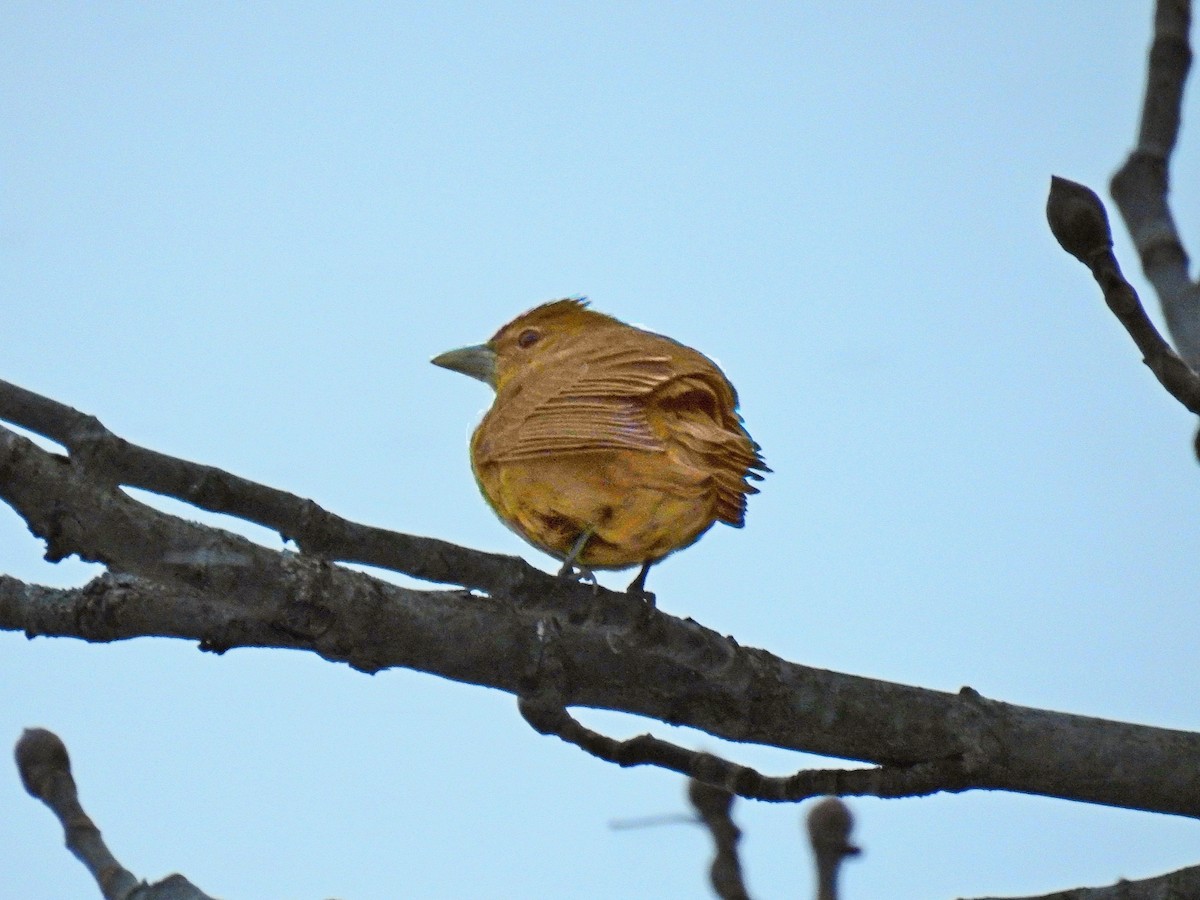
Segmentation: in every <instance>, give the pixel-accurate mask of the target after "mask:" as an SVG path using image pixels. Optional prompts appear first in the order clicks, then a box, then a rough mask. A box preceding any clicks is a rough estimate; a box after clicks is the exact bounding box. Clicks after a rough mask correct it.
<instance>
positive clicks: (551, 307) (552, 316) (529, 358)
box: [430, 297, 620, 391]
mask: <svg viewBox="0 0 1200 900" xmlns="http://www.w3.org/2000/svg"><path fill="white" fill-rule="evenodd" d="M610 325H620V323H619V322H618V321H617V320H616V319H614V318H612V317H611V316H606V315H604V313H598V312H595V311H593V310H590V309H588V308H587V300H586V299H584V298H583V297H569V298H567V299H564V300H553V301H551V302H550V303H543V304H542V305H541V306H537V307H534V308H533V309H531V310H529V311H528V312H525V313H521V315H519V316H517V317H516V318H515V319H513V320H512V321H511V322H509V323H508V324H507V325H505V326H504V327H502V328H501V329H500V330H499V331H497V332H496V333H495V334H494V335H493V336H492V339H491V340H490V341H488V342H487V343H486V344H476V345H474V346H471V347H460V348H459V349H458V350H448V351H447V352H445V353H443V354H441V355H440V356H435V357H434V358H433V359H432V360H430V362H432V363H433V364H434V365H435V366H441V367H442V368H443V369H450V370H452V371H454V372H461V373H462V374H463V375H470V376H471V377H472V378H478V379H479V380H480V381H483V382H486V383H487V384H490V385H491V386H492V387H493V388H495V389H496V390H497V391H498V390H500V389H501V388H502V387H503V386H504V385H505V384H506V383H508V381H509V380H510V379H512V378H513V377H514V376H516V375H517V374H519V373H520V372H522V371H526V370H528V369H529V368H530V367H531V366H533V365H537V364H541V363H544V362H546V361H547V360H549V359H551V358H552V357H553V356H554V353H555V351H556V350H557V349H559V348H561V347H563V346H564V344H566V342H567V341H568V340H569V339H570V338H572V337H574V336H575V335H577V334H579V333H580V332H582V331H585V330H589V329H594V328H598V327H603V326H610Z"/></svg>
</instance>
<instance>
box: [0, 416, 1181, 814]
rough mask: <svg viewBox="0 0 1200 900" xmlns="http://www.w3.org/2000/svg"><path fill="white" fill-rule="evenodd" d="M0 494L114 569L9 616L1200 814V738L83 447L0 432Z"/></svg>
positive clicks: (0, 604) (764, 790)
mask: <svg viewBox="0 0 1200 900" xmlns="http://www.w3.org/2000/svg"><path fill="white" fill-rule="evenodd" d="M117 440H119V439H117ZM169 464H170V461H169V459H168V460H167V462H165V463H164V465H169ZM183 465H185V466H186V465H189V464H183ZM259 487H261V486H255V485H252V486H250V487H249V488H247V489H248V490H251V491H253V490H256V489H258V488H259ZM0 498H3V499H4V500H5V501H6V502H7V503H9V504H10V505H11V506H12V507H13V508H14V509H15V510H16V511H17V513H18V514H19V515H20V516H21V517H22V518H23V519H24V520H25V521H26V523H27V524H28V525H29V527H30V529H31V530H32V531H33V532H34V534H36V535H38V536H40V537H42V538H43V539H45V540H46V542H47V556H48V557H49V558H51V559H61V558H64V557H65V556H67V555H69V554H77V555H79V556H80V557H81V558H83V559H87V560H93V561H98V562H102V563H104V564H105V565H106V566H107V567H108V568H109V570H110V574H109V575H107V576H104V577H102V578H99V579H97V580H95V581H94V582H92V583H91V584H90V585H88V586H87V587H86V588H81V589H76V590H74V591H66V592H50V591H48V590H47V589H43V588H36V587H32V586H29V585H25V584H22V583H21V582H17V581H15V580H13V579H0V628H5V629H9V630H22V631H25V632H26V633H27V634H30V635H34V634H47V635H61V636H73V637H80V638H84V639H86V640H92V641H108V640H121V639H125V638H131V637H137V636H142V635H161V636H174V637H180V638H187V639H191V640H197V641H199V642H200V644H201V647H202V648H204V649H208V650H214V651H218V652H219V651H222V650H225V649H228V648H231V647H252V646H269V647H290V648H296V649H306V650H309V651H312V652H315V653H318V654H320V655H321V656H323V657H325V658H326V659H330V660H336V661H341V662H346V663H348V664H350V665H352V666H354V667H356V668H358V669H361V670H364V671H368V672H374V671H378V670H380V669H383V668H387V667H391V666H404V667H408V668H413V669H417V670H420V671H425V672H430V673H432V674H436V675H440V676H443V677H446V678H450V679H453V680H457V681H462V682H467V683H472V684H483V685H489V686H491V687H495V688H498V689H500V690H504V691H508V692H510V693H513V694H515V695H518V696H522V697H529V696H536V695H538V693H539V692H544V691H546V690H547V686H550V687H552V688H553V696H554V704H553V706H555V707H561V708H563V709H565V708H568V707H576V706H581V707H593V708H600V709H615V710H622V711H625V712H629V713H633V714H635V715H641V716H646V717H649V718H653V719H658V720H661V721H664V722H672V723H678V724H685V725H690V726H692V727H695V728H699V729H702V730H704V731H706V732H708V733H710V734H712V735H715V736H718V737H723V738H726V739H729V740H733V741H743V742H754V743H760V744H765V745H771V746H777V747H781V748H785V749H794V750H803V751H807V752H811V753H817V754H823V755H826V756H836V757H841V758H845V759H858V760H866V761H869V762H872V763H876V764H878V765H879V766H880V767H881V769H878V770H876V769H872V770H865V771H851V772H846V771H844V770H838V771H837V772H834V773H821V772H817V773H812V772H802V773H798V774H797V775H795V776H791V778H792V780H791V781H790V782H787V781H786V780H785V781H784V782H782V783H781V781H780V780H779V779H767V778H765V777H762V776H757V773H753V772H752V770H748V769H743V768H742V767H735V766H733V764H730V763H724V761H721V760H717V759H716V758H715V757H710V756H704V755H700V756H697V755H693V754H691V753H690V751H684V750H681V748H674V747H672V745H669V744H666V743H665V742H662V743H661V745H660V744H657V743H653V741H654V739H649V742H643V744H642V745H641V746H639V745H638V744H636V743H635V744H634V745H633V747H634V749H637V750H639V751H644V750H645V748H646V747H649V748H650V749H651V750H652V755H653V754H657V756H658V757H661V758H662V759H663V760H665V762H666V763H668V764H669V767H673V768H674V769H675V770H676V771H682V772H685V773H686V774H689V775H695V776H696V777H699V778H700V779H701V780H704V781H705V782H707V783H710V784H714V785H716V786H718V787H722V788H725V789H728V790H732V791H734V792H735V793H739V794H742V795H745V796H754V797H760V798H762V799H774V800H784V799H794V798H796V797H798V796H809V795H811V794H812V793H841V794H852V793H863V794H875V795H880V796H898V795H911V794H914V793H928V792H930V791H934V790H951V791H959V790H965V789H968V788H982V789H1000V790H1016V791H1021V792H1023V793H1032V794H1043V795H1046V796H1055V797H1063V798H1068V799H1075V800H1084V801H1088V802H1095V803H1104V804H1109V805H1114V806H1124V807H1130V808H1136V809H1148V810H1154V811H1160V812H1171V813H1178V814H1181V815H1188V816H1198V817H1200V735H1196V734H1190V733H1186V732H1180V731H1171V730H1168V729H1161V728H1148V727H1142V726H1134V725H1128V724H1123V723H1118V722H1110V721H1105V720H1101V719H1094V718H1088V717H1084V716H1071V715H1065V714H1061V713H1051V712H1044V711H1040V710H1034V709H1029V708H1025V707H1019V706H1012V705H1009V704H1004V703H999V702H995V701H990V700H984V699H983V698H982V697H980V696H979V695H978V694H976V693H975V692H973V691H970V690H967V689H964V691H963V692H960V694H958V695H954V694H946V693H942V692H938V691H928V690H922V689H919V688H914V687H908V686H905V685H898V684H890V683H887V682H880V681H874V680H871V679H867V678H859V677H855V676H850V675H842V674H838V673H835V672H828V671H824V670H820V669H812V668H807V667H804V666H799V665H796V664H793V663H789V662H787V661H785V660H782V659H780V658H778V657H776V656H773V655H771V654H770V653H767V652H766V651H763V650H758V649H754V648H749V647H742V646H739V645H738V644H737V642H736V641H734V640H733V639H732V638H727V637H724V636H722V635H720V634H717V633H716V632H713V631H711V630H710V629H707V628H704V627H703V626H701V625H699V624H697V623H695V622H693V621H691V620H682V619H678V618H675V617H673V616H670V615H666V614H664V613H662V612H660V611H657V610H653V609H649V608H647V607H646V606H645V604H643V603H641V602H640V601H638V600H636V599H633V598H630V597H628V596H627V595H625V594H617V593H614V592H611V591H607V590H604V589H595V590H593V589H592V588H591V587H590V586H582V585H574V584H563V583H560V582H559V581H558V580H556V579H555V578H553V577H552V576H549V575H546V574H545V573H542V572H539V571H537V570H536V569H533V568H532V567H530V566H527V565H526V564H525V563H521V562H519V561H514V560H511V559H509V558H507V557H489V556H488V555H487V554H475V553H474V551H471V550H468V549H466V548H453V551H454V554H455V558H468V557H473V558H472V563H471V565H472V566H474V567H475V575H473V576H472V578H476V579H477V580H478V583H486V584H490V585H492V586H493V590H492V592H491V595H490V596H489V597H480V596H478V595H474V594H471V593H469V592H467V591H462V590H453V591H446V590H439V591H414V590H409V589H404V588H400V587H397V586H395V585H392V584H388V583H386V582H383V581H381V580H378V579H375V578H371V577H369V576H367V575H364V574H362V573H359V572H355V571H351V570H348V569H345V568H343V567H341V566H338V565H334V564H332V563H330V562H329V561H328V560H325V559H321V558H315V557H313V556H309V555H306V554H295V553H289V552H279V551H274V550H270V549H267V548H266V547H263V546H260V545H258V544H255V543H253V542H251V541H249V540H246V539H245V538H242V537H240V536H238V535H234V534H230V533H228V532H225V531H222V530H220V529H216V528H209V527H205V526H202V525H198V524H196V523H193V522H187V521H184V520H182V519H179V518H177V517H174V516H170V515H166V514H164V513H161V512H159V511H157V510H155V509H152V508H150V507H148V506H146V505H145V504H142V503H139V502H138V501H136V500H134V499H133V498H132V497H130V496H129V495H127V494H125V493H124V492H123V491H121V490H119V489H118V488H117V487H116V486H115V485H114V484H113V483H112V481H111V480H110V479H105V478H103V477H100V476H98V475H97V474H96V472H95V471H94V469H93V468H92V467H91V466H89V465H88V464H86V463H83V462H78V461H76V460H75V459H74V458H70V459H64V458H63V457H61V456H57V455H55V454H52V453H48V452H46V451H44V450H42V449H41V448H40V447H38V446H37V445H36V444H34V443H33V442H32V441H29V440H27V439H25V438H23V437H20V436H18V435H16V434H15V433H12V432H10V431H8V430H7V429H3V428H0ZM241 502H242V501H240V500H231V501H230V503H229V505H230V506H236V505H237V504H238V503H241ZM300 502H301V504H303V501H300ZM284 524H285V525H287V524H288V523H284ZM285 530H286V529H285ZM387 537H388V535H387V532H382V531H380V532H379V538H378V539H379V540H380V541H382V542H383V543H385V544H386V540H387ZM398 540H399V541H401V542H402V543H403V542H409V541H412V540H413V539H411V538H409V537H408V536H403V535H401V536H398ZM417 540H420V539H417ZM409 546H412V544H409ZM514 566H517V567H519V568H514ZM513 571H519V572H520V573H521V574H520V576H519V578H517V579H516V580H515V581H514V580H513V579H511V578H510V577H509V574H506V573H511V572H513ZM606 740H607V739H606ZM635 740H637V739H635ZM629 752H630V751H629V750H620V751H619V753H629ZM611 755H613V756H614V761H618V762H619V761H620V759H619V758H616V757H617V756H618V755H619V754H618V753H612V754H611ZM756 776H757V777H756Z"/></svg>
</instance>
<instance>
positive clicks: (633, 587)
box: [625, 561, 655, 609]
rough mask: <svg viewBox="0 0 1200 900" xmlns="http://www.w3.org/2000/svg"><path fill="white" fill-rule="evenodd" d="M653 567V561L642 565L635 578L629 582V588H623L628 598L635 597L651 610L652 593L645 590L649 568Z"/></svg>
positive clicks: (652, 604)
mask: <svg viewBox="0 0 1200 900" xmlns="http://www.w3.org/2000/svg"><path fill="white" fill-rule="evenodd" d="M652 565H654V563H653V561H651V562H645V563H642V568H641V569H640V570H639V571H638V573H637V578H635V579H633V581H631V582H629V587H627V588H625V593H626V594H628V595H629V596H630V597H637V598H638V599H639V600H641V601H642V602H644V603H645V604H646V605H647V606H649V607H650V608H651V609H654V608H655V607H654V600H655V597H654V593H653V592H651V591H648V590H646V576H647V575H648V574H650V567H651V566H652Z"/></svg>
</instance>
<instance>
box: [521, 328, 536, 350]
mask: <svg viewBox="0 0 1200 900" xmlns="http://www.w3.org/2000/svg"><path fill="white" fill-rule="evenodd" d="M541 336H542V333H541V332H540V331H538V330H537V329H536V328H526V329H525V330H524V331H522V332H521V333H520V334H519V335H518V336H517V346H518V347H520V348H521V349H522V350H524V349H526V348H527V347H532V346H533V345H534V344H536V343H537V342H538V339H539V338H541Z"/></svg>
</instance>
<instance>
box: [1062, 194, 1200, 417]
mask: <svg viewBox="0 0 1200 900" xmlns="http://www.w3.org/2000/svg"><path fill="white" fill-rule="evenodd" d="M1046 219H1047V221H1049V223H1050V230H1051V231H1052V232H1053V233H1054V237H1055V238H1056V239H1057V240H1058V242H1059V244H1060V245H1062V248H1063V249H1064V250H1066V251H1067V252H1068V253H1070V254H1071V255H1072V256H1074V257H1075V258H1076V259H1077V260H1079V261H1080V262H1081V263H1083V264H1084V265H1085V266H1087V267H1088V268H1089V269H1090V270H1091V272H1092V277H1093V278H1095V279H1096V282H1097V283H1098V284H1099V285H1100V287H1101V289H1102V290H1103V291H1104V300H1105V302H1106V303H1107V304H1108V308H1109V309H1111V310H1112V311H1113V314H1114V315H1116V317H1117V318H1118V319H1119V320H1120V322H1121V324H1122V325H1124V326H1125V330H1126V331H1128V332H1129V336H1130V337H1132V338H1133V341H1134V343H1135V344H1137V346H1138V350H1140V351H1141V352H1142V361H1143V362H1144V363H1145V364H1146V365H1147V366H1149V367H1150V371H1151V372H1153V373H1154V377H1155V378H1157V379H1158V381H1159V383H1160V384H1161V385H1162V386H1163V387H1164V388H1166V389H1167V391H1168V393H1170V394H1171V396H1172V397H1174V398H1175V399H1176V400H1178V401H1179V402H1180V403H1182V404H1183V405H1184V406H1186V407H1187V408H1188V409H1189V410H1190V411H1191V412H1193V413H1196V414H1197V415H1200V375H1197V374H1196V372H1195V371H1193V370H1192V368H1191V367H1190V366H1188V364H1187V363H1185V362H1184V361H1183V360H1182V359H1181V358H1180V357H1179V355H1178V354H1177V353H1176V352H1175V351H1174V350H1172V349H1171V345H1170V344H1168V343H1167V342H1166V341H1165V340H1164V339H1163V336H1162V335H1161V334H1159V332H1158V329H1157V328H1155V327H1154V323H1153V322H1151V321H1150V317H1149V316H1148V315H1146V310H1145V308H1144V307H1143V306H1142V302H1141V300H1139V299H1138V295H1137V291H1135V290H1134V289H1133V285H1131V284H1130V283H1129V282H1128V281H1127V280H1126V279H1125V276H1124V275H1123V274H1122V273H1121V267H1120V265H1119V264H1118V263H1117V258H1116V256H1115V255H1114V254H1113V252H1112V232H1111V231H1110V230H1109V227H1108V215H1107V213H1105V211H1104V204H1103V203H1101V202H1100V198H1099V197H1097V196H1096V193H1095V192H1094V191H1092V190H1091V189H1090V188H1087V187H1085V186H1084V185H1082V184H1078V183H1076V182H1074V181H1069V180H1067V179H1066V178H1059V177H1058V176H1057V175H1055V176H1054V177H1052V178H1051V179H1050V196H1049V198H1048V199H1047V201H1046Z"/></svg>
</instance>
